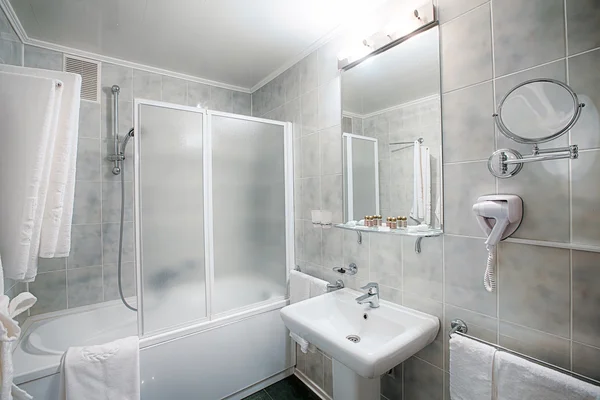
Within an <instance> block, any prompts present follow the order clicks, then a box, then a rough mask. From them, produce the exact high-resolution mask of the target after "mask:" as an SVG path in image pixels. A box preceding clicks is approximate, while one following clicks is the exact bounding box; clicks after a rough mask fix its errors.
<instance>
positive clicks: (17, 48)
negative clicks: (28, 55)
mask: <svg viewBox="0 0 600 400" xmlns="http://www.w3.org/2000/svg"><path fill="white" fill-rule="evenodd" d="M22 63H23V44H22V43H21V42H20V41H19V40H18V39H13V38H0V64H8V65H19V66H20V65H21V64H22Z"/></svg>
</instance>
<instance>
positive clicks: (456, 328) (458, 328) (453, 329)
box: [448, 319, 600, 386]
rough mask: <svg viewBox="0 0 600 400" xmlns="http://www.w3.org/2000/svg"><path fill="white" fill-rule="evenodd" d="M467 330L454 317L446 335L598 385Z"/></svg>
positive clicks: (579, 375)
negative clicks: (471, 333)
mask: <svg viewBox="0 0 600 400" xmlns="http://www.w3.org/2000/svg"><path fill="white" fill-rule="evenodd" d="M468 331H469V328H468V327H467V324H466V323H465V321H463V320H462V319H454V320H452V322H451V323H450V332H448V336H449V337H450V338H452V335H455V334H458V335H461V336H464V337H466V338H469V339H471V340H475V341H476V342H479V343H483V344H486V345H488V346H491V347H494V348H496V349H498V350H500V351H504V352H507V353H510V354H513V355H515V356H517V357H521V358H524V359H525V360H527V361H530V362H532V363H535V364H538V365H541V366H543V367H546V368H550V369H552V370H554V371H557V372H560V373H563V374H566V375H569V376H572V377H573V378H577V379H580V380H582V381H584V382H587V383H589V384H592V385H596V386H600V381H597V380H595V379H592V378H590V377H587V376H585V375H581V374H578V373H577V372H573V371H569V370H568V369H565V368H562V367H559V366H557V365H554V364H550V363H548V362H546V361H542V360H539V359H537V358H535V357H531V356H528V355H526V354H523V353H519V352H517V351H514V350H511V349H507V348H506V347H502V346H500V345H497V344H494V343H490V342H488V341H485V340H483V339H479V338H476V337H475V336H471V335H467V332H468Z"/></svg>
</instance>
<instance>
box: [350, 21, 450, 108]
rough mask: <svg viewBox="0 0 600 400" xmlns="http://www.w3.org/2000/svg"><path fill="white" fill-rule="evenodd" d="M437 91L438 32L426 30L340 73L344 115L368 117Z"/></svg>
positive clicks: (438, 75) (434, 29)
mask: <svg viewBox="0 0 600 400" xmlns="http://www.w3.org/2000/svg"><path fill="white" fill-rule="evenodd" d="M439 92H440V62H439V31H438V27H434V28H432V29H429V30H427V31H425V32H423V33H420V34H418V35H417V36H415V37H413V38H411V39H409V40H407V41H406V42H403V43H400V44H399V45H397V46H395V47H392V48H391V49H389V50H387V51H385V52H383V53H381V54H379V55H376V56H374V57H372V58H368V59H367V60H365V61H363V62H362V63H360V64H358V65H357V66H356V67H354V68H352V69H350V70H348V71H346V72H344V73H343V74H342V103H343V104H342V106H343V109H344V112H349V113H352V114H358V115H368V114H372V113H376V112H378V111H381V110H385V109H387V108H390V107H394V106H397V105H400V104H405V103H409V102H411V101H415V100H418V99H422V98H424V97H428V96H432V95H434V94H439Z"/></svg>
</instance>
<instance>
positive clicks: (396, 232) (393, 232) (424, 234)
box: [334, 224, 444, 237]
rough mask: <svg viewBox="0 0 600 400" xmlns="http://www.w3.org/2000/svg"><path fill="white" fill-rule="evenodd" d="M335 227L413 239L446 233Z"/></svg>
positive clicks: (341, 225) (344, 225)
mask: <svg viewBox="0 0 600 400" xmlns="http://www.w3.org/2000/svg"><path fill="white" fill-rule="evenodd" d="M334 226H335V227H336V228H340V229H347V230H349V231H356V232H364V233H371V232H373V233H385V234H388V235H399V236H412V237H435V236H440V235H441V234H442V233H444V231H442V230H441V229H434V228H430V229H429V230H427V231H418V232H417V231H415V232H409V231H408V230H407V229H406V228H400V229H391V230H389V231H384V230H381V229H379V227H367V226H363V225H356V226H349V225H346V224H336V225H334Z"/></svg>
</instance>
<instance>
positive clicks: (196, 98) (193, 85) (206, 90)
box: [187, 82, 210, 108]
mask: <svg viewBox="0 0 600 400" xmlns="http://www.w3.org/2000/svg"><path fill="white" fill-rule="evenodd" d="M209 102H210V86H208V85H205V84H203V83H197V82H188V84H187V105H188V106H192V107H200V108H208V105H209Z"/></svg>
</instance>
